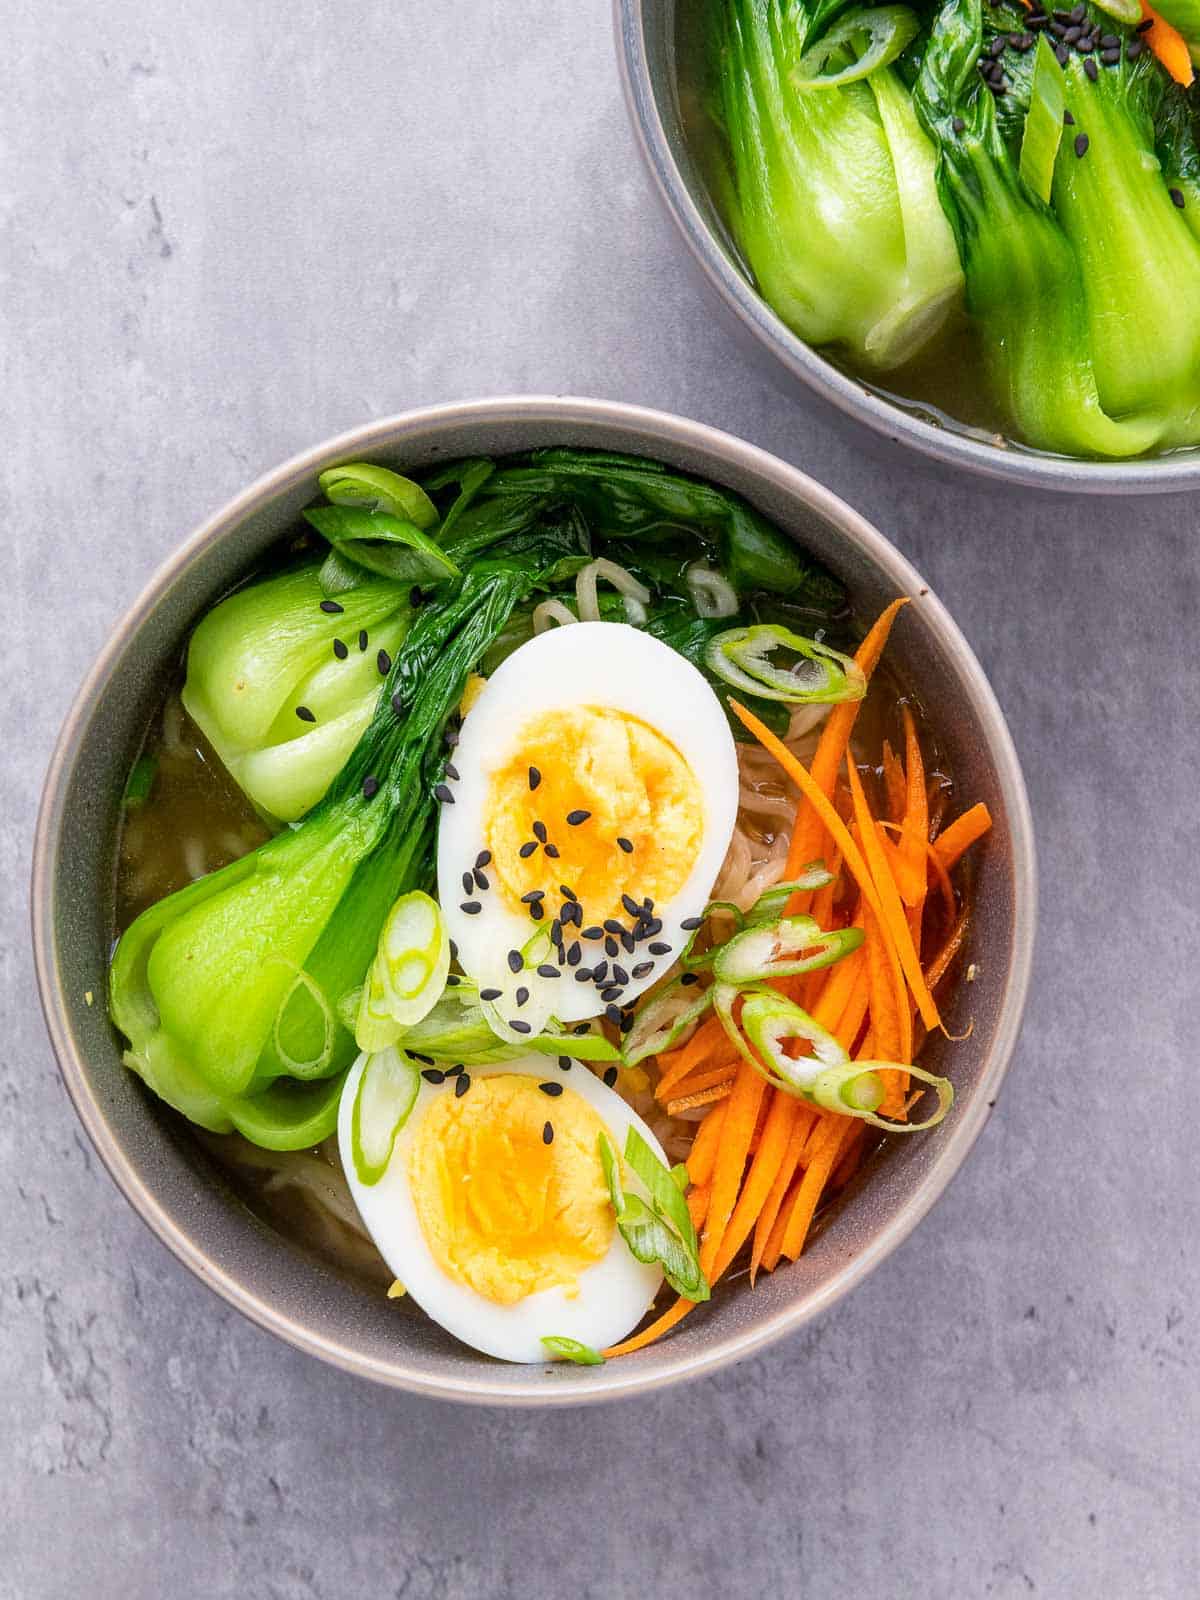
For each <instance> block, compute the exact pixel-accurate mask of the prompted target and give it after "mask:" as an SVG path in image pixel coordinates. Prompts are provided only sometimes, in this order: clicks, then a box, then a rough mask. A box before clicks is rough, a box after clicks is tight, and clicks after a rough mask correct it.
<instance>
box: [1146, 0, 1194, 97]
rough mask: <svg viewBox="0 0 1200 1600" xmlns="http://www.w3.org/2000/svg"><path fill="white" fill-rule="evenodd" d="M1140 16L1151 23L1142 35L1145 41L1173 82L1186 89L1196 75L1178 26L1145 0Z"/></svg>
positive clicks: (1189, 53) (1189, 52) (1185, 42)
mask: <svg viewBox="0 0 1200 1600" xmlns="http://www.w3.org/2000/svg"><path fill="white" fill-rule="evenodd" d="M1142 16H1143V18H1149V19H1150V21H1151V22H1152V23H1153V27H1151V28H1148V29H1147V30H1146V32H1145V34H1144V36H1143V37H1144V38H1145V40H1146V43H1147V44H1148V45H1149V46H1150V48H1151V50H1153V51H1154V54H1155V55H1156V56H1157V57H1158V59H1159V60H1160V61H1161V62H1162V64H1163V66H1164V67H1166V69H1167V71H1168V72H1169V73H1170V74H1171V76H1172V77H1173V78H1174V79H1175V82H1176V83H1182V84H1183V86H1184V88H1185V89H1186V88H1187V86H1188V85H1189V84H1190V83H1191V82H1192V79H1193V78H1194V77H1195V76H1196V73H1195V68H1194V67H1193V66H1192V55H1191V51H1190V50H1189V49H1188V47H1187V41H1186V39H1185V38H1184V37H1183V35H1182V34H1181V33H1180V32H1179V29H1178V28H1175V27H1173V26H1172V25H1171V23H1169V22H1168V21H1167V19H1166V18H1165V17H1160V16H1159V14H1158V12H1157V11H1155V9H1154V7H1153V6H1149V5H1147V4H1146V0H1142Z"/></svg>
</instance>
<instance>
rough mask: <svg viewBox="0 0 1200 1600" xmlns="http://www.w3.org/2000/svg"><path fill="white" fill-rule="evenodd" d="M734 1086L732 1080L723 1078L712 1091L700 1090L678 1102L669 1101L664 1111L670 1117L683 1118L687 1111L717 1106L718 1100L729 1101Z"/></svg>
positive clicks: (681, 1097) (680, 1098)
mask: <svg viewBox="0 0 1200 1600" xmlns="http://www.w3.org/2000/svg"><path fill="white" fill-rule="evenodd" d="M733 1084H734V1080H733V1079H732V1078H723V1079H722V1080H721V1082H720V1083H715V1084H713V1086H712V1088H711V1089H698V1090H696V1092H695V1093H694V1094H684V1095H680V1097H679V1099H678V1100H668V1101H667V1103H666V1105H665V1106H664V1107H663V1109H664V1110H665V1111H666V1113H667V1115H668V1116H669V1117H681V1116H682V1115H683V1113H684V1112H685V1111H699V1109H700V1107H701V1106H712V1105H716V1103H717V1101H718V1100H728V1099H729V1097H730V1095H731V1094H732V1093H733Z"/></svg>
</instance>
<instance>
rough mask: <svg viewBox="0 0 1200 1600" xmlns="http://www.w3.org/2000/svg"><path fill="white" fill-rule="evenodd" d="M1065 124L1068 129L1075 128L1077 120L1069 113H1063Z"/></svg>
mask: <svg viewBox="0 0 1200 1600" xmlns="http://www.w3.org/2000/svg"><path fill="white" fill-rule="evenodd" d="M1063 123H1064V125H1065V126H1066V127H1068V128H1073V127H1074V126H1075V118H1074V117H1073V116H1072V115H1071V113H1070V112H1069V111H1064V112H1063Z"/></svg>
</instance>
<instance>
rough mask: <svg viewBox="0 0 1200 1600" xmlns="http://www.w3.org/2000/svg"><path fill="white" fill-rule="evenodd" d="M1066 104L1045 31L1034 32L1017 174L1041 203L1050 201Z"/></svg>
mask: <svg viewBox="0 0 1200 1600" xmlns="http://www.w3.org/2000/svg"><path fill="white" fill-rule="evenodd" d="M1066 107H1067V96H1066V78H1065V77H1064V76H1063V69H1062V68H1061V67H1060V66H1059V64H1058V62H1057V61H1056V60H1055V58H1054V51H1053V50H1051V48H1050V42H1049V40H1048V39H1047V38H1046V35H1045V34H1044V33H1043V34H1039V35H1038V44H1037V55H1036V56H1035V57H1034V63H1033V78H1032V80H1031V81H1030V86H1029V110H1028V111H1027V112H1026V113H1025V131H1024V133H1023V134H1022V135H1021V159H1020V165H1019V168H1018V170H1019V171H1020V174H1021V177H1022V178H1023V179H1024V180H1025V182H1026V183H1027V184H1028V185H1029V187H1030V188H1031V189H1032V190H1033V192H1034V194H1036V195H1037V197H1038V199H1039V200H1041V201H1042V202H1043V203H1044V204H1046V205H1049V204H1050V189H1051V185H1052V184H1053V182H1054V163H1055V161H1056V160H1057V159H1058V147H1059V145H1060V144H1061V143H1062V136H1063V112H1064V111H1065V110H1066Z"/></svg>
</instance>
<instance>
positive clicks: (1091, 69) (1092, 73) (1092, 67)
mask: <svg viewBox="0 0 1200 1600" xmlns="http://www.w3.org/2000/svg"><path fill="white" fill-rule="evenodd" d="M1083 70H1084V71H1085V72H1086V73H1087V75H1088V77H1089V78H1090V79H1091V80H1092V82H1093V83H1095V81H1096V79H1097V78H1098V77H1099V76H1100V68H1099V67H1098V66H1097V65H1096V63H1095V61H1094V60H1093V59H1092V57H1091V56H1089V57H1088V58H1087V60H1086V61H1085V62H1084V63H1083Z"/></svg>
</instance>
